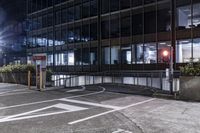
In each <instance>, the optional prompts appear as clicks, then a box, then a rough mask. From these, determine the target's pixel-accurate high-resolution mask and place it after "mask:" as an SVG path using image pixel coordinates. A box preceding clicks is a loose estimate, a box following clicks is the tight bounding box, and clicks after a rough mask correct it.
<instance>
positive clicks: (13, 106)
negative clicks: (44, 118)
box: [0, 87, 105, 110]
mask: <svg viewBox="0 0 200 133" xmlns="http://www.w3.org/2000/svg"><path fill="white" fill-rule="evenodd" d="M100 88H102V90H101V91H98V92H93V93H88V94H83V95H77V96H70V97H65V98H68V99H71V98H78V97H84V96H90V95H96V94H100V93H103V92H105V88H103V87H100ZM61 99H62V98H61ZM61 99H60V98H59V99H52V100H46V101H39V102H32V103H25V104H19V105H12V106H6V107H0V110H4V109H10V108H16V107H22V106H29V105H35V104H41V103H48V102H53V101H58V100H61Z"/></svg>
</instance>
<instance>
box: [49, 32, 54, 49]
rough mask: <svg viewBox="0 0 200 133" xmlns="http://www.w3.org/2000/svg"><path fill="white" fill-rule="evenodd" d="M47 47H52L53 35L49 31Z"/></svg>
mask: <svg viewBox="0 0 200 133" xmlns="http://www.w3.org/2000/svg"><path fill="white" fill-rule="evenodd" d="M48 46H53V33H52V31H50V32H49V35H48Z"/></svg>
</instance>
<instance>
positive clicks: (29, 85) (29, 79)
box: [28, 71, 31, 89]
mask: <svg viewBox="0 0 200 133" xmlns="http://www.w3.org/2000/svg"><path fill="white" fill-rule="evenodd" d="M28 89H31V71H28Z"/></svg>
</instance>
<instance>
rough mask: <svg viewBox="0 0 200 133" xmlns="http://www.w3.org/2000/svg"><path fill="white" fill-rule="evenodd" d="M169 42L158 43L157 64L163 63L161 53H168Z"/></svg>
mask: <svg viewBox="0 0 200 133" xmlns="http://www.w3.org/2000/svg"><path fill="white" fill-rule="evenodd" d="M170 46H171V42H159V43H158V63H164V61H163V55H162V54H163V51H164V50H167V51H170Z"/></svg>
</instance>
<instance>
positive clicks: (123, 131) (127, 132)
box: [112, 129, 133, 133]
mask: <svg viewBox="0 0 200 133" xmlns="http://www.w3.org/2000/svg"><path fill="white" fill-rule="evenodd" d="M112 133H133V132H131V131H126V130H124V129H117V131H114V132H112Z"/></svg>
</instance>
